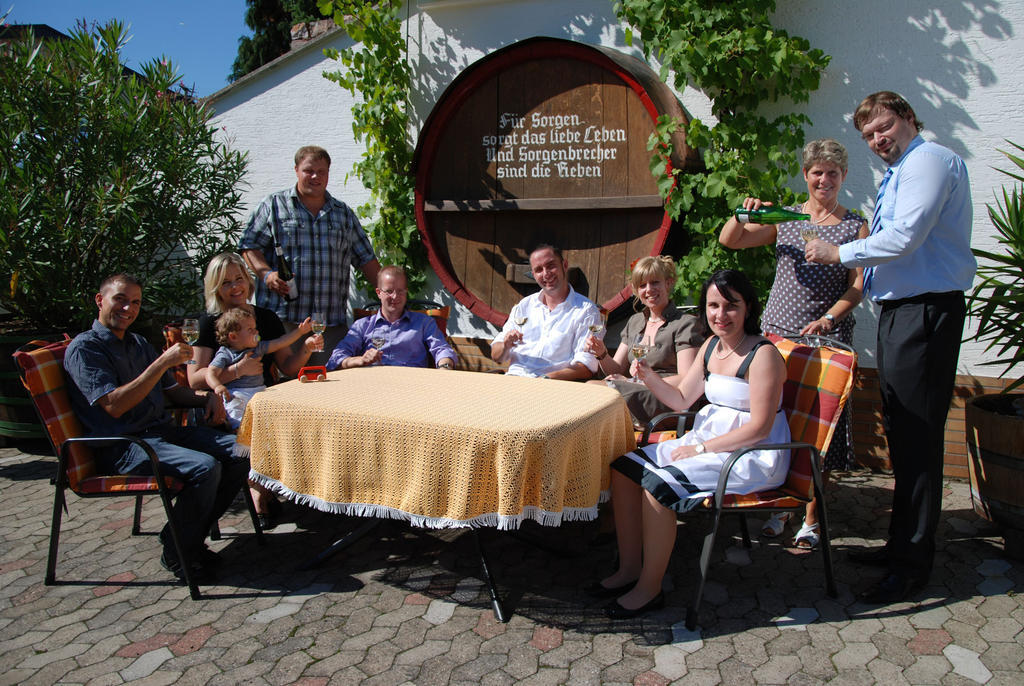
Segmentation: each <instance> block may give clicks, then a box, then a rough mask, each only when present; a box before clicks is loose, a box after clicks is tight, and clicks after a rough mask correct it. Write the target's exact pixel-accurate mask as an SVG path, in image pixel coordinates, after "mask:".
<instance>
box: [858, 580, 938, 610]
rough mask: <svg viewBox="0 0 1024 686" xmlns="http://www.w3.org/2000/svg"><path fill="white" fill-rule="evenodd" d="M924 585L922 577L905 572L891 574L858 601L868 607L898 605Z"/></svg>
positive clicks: (862, 594) (865, 592) (864, 593)
mask: <svg viewBox="0 0 1024 686" xmlns="http://www.w3.org/2000/svg"><path fill="white" fill-rule="evenodd" d="M924 583H925V580H924V579H922V578H920V577H916V576H912V575H910V574H905V573H903V572H890V573H889V575H888V576H886V577H885V578H884V579H882V580H881V581H879V582H878V584H877V585H875V586H873V587H872V588H869V589H868V590H866V591H864V592H863V593H861V594H860V596H859V597H858V600H860V601H861V602H862V603H865V604H867V605H888V604H889V603H898V602H900V601H902V600H906V599H907V598H909V597H910V596H912V595H913V594H914V593H915V592H917V591H919V590H921V589H922V588H923V587H924Z"/></svg>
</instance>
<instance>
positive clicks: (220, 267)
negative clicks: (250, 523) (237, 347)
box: [187, 252, 323, 529]
mask: <svg viewBox="0 0 1024 686" xmlns="http://www.w3.org/2000/svg"><path fill="white" fill-rule="evenodd" d="M255 287H256V283H255V281H253V278H252V274H251V273H249V269H248V268H247V267H246V265H245V261H244V260H242V258H241V256H240V255H237V254H235V253H233V252H225V253H221V254H219V255H217V256H215V257H214V258H213V259H212V260H210V264H208V265H207V266H206V277H205V278H204V279H203V295H204V298H205V303H206V310H207V311H206V314H204V315H203V316H202V317H200V318H199V340H198V341H196V344H195V345H194V346H192V359H193V360H194V361H195V363H196V364H190V365H187V366H188V383H189V386H191V387H192V388H193V389H195V390H210V389H212V388H213V387H214V386H215V385H216V384H215V383H214V384H211V383H210V381H211V380H210V378H209V366H210V361H211V360H212V359H213V354H214V353H215V352H217V349H218V348H219V347H220V344H219V343H218V342H217V331H216V324H217V319H218V318H219V317H220V315H221V313H222V312H225V311H226V310H229V309H231V308H233V307H242V306H244V305H246V304H247V303H248V302H249V298H250V297H251V296H252V293H253V290H254V289H255ZM252 311H253V317H255V319H256V330H257V331H258V332H259V335H260V338H261V339H263V340H265V341H271V340H274V339H275V338H280V337H281V336H284V335H285V329H284V324H282V323H281V320H280V318H278V316H277V315H276V314H274V313H273V312H272V311H271V310H268V309H266V308H264V307H253V308H252ZM322 342H323V339H322V338H321V337H320V336H310V337H309V338H307V339H306V341H305V344H304V345H303V346H302V347H300V348H299V349H298V350H297V351H294V350H293V349H292V348H291V347H284V348H281V349H279V350H277V351H276V352H274V353H273V354H270V355H264V356H263V360H262V361H260V360H258V359H253V358H251V357H246V358H245V360H243V361H241V362H237V363H234V364H232V365H230V366H229V367H227V368H226V369H225V370H224V372H225V375H226V376H228V377H230V378H236V379H237V378H239V377H243V376H251V375H254V374H263V378H264V383H265V384H266V385H268V386H269V385H270V384H272V383H274V378H273V375H272V374H271V371H270V367H271V365H273V364H274V363H277V366H278V368H279V369H280V370H281V372H282V373H283V374H285V375H287V376H294V375H295V374H297V373H298V371H299V370H300V369H302V366H303V365H304V364H306V362H307V361H308V360H309V356H310V354H311V353H312V352H313V351H314V350H316V349H318V346H319V345H321V344H322ZM249 487H250V489H251V490H252V497H253V501H254V502H255V503H256V513H257V514H258V515H259V521H260V526H262V527H263V528H265V529H269V528H272V526H273V521H272V514H273V510H274V509H275V508H276V506H277V500H276V499H275V498H274V497H273V496H272V495H271V494H270V493H269V492H268V491H266V490H264V489H263V488H262V487H258V486H257V485H256V484H254V483H252V482H249Z"/></svg>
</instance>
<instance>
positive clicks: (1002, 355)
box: [966, 141, 1024, 558]
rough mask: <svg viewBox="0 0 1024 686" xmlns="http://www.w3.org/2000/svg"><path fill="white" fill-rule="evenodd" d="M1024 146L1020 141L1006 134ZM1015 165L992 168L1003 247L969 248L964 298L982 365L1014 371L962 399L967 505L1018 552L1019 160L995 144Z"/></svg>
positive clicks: (1022, 259) (1023, 303)
mask: <svg viewBox="0 0 1024 686" xmlns="http://www.w3.org/2000/svg"><path fill="white" fill-rule="evenodd" d="M1007 143H1009V144H1010V145H1011V146H1013V147H1014V148H1015V149H1016V150H1018V151H1020V152H1022V153H1024V147H1022V146H1020V145H1018V144H1016V143H1013V142H1010V141H1007ZM1000 152H1002V153H1003V154H1004V155H1005V156H1006V157H1007V159H1009V160H1010V161H1011V162H1012V163H1013V164H1014V165H1016V166H1017V168H1018V169H1019V170H1021V171H1006V170H1002V169H1001V170H999V171H1001V172H1002V173H1004V174H1006V175H1007V176H1009V177H1011V178H1012V179H1014V182H1013V183H1012V184H1011V185H1010V187H1009V188H1007V187H1006V186H1004V187H1003V188H1002V197H1001V198H1000V197H999V196H998V195H997V196H996V202H995V204H994V205H989V207H988V214H989V218H990V219H991V220H992V225H993V226H994V227H995V229H996V232H997V233H998V235H999V243H1000V244H1001V245H1002V246H1003V248H1004V249H1005V250H1004V252H1000V253H995V252H989V251H986V250H975V251H974V254H975V255H976V256H977V257H978V258H979V265H978V276H979V277H980V279H981V280H980V281H979V283H978V284H977V286H975V288H974V290H973V292H972V293H971V297H970V299H969V300H968V308H969V312H970V314H971V316H972V317H974V318H976V320H977V321H978V330H977V338H978V340H982V341H987V342H988V346H987V348H986V352H987V351H995V353H996V356H997V358H996V359H994V360H990V361H987V362H984V363H983V364H994V365H1002V366H1004V367H1005V368H1004V369H1003V371H1002V373H1001V376H1005V375H1006V374H1007V373H1010V372H1012V371H1016V373H1017V374H1018V376H1017V378H1016V379H1015V380H1013V381H1012V382H1011V383H1010V385H1009V386H1008V387H1007V388H1006V389H1005V390H1004V391H1003V392H1002V393H995V394H989V395H980V396H976V397H974V398H971V399H970V400H968V401H967V409H966V424H967V447H968V452H969V456H970V459H969V462H968V464H969V467H970V474H971V500H972V501H973V503H974V510H975V512H977V513H978V514H979V515H981V516H982V517H985V518H986V519H988V520H991V521H993V522H995V523H996V524H997V525H998V526H999V527H1000V529H1001V532H1002V534H1003V537H1004V540H1005V547H1004V550H1005V552H1006V553H1007V554H1008V555H1010V556H1012V557H1018V558H1022V557H1024V393H1021V392H1019V391H1018V392H1014V389H1018V388H1020V387H1021V385H1022V384H1024V375H1020V374H1021V367H1020V366H1017V365H1020V364H1021V363H1024V207H1022V205H1024V185H1022V184H1024V175H1022V173H1024V159H1022V158H1021V157H1018V156H1016V155H1014V154H1013V153H1012V152H1006V151H1000Z"/></svg>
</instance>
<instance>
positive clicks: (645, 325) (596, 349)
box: [587, 255, 705, 424]
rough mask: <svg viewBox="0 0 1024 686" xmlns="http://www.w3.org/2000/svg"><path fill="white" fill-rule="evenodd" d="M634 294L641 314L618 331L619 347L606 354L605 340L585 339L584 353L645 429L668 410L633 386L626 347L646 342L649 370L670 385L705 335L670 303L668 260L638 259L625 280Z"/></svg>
mask: <svg viewBox="0 0 1024 686" xmlns="http://www.w3.org/2000/svg"><path fill="white" fill-rule="evenodd" d="M629 283H630V286H631V287H632V289H633V298H634V307H641V308H642V309H641V311H639V312H637V313H636V314H634V315H633V316H632V317H630V318H629V321H627V322H626V328H625V329H623V331H622V342H621V343H619V347H618V348H617V349H616V350H615V354H614V355H611V354H609V352H608V348H607V347H605V344H604V341H602V340H601V339H599V338H596V337H595V336H590V337H589V338H588V340H587V345H588V347H587V350H588V351H589V352H591V353H593V354H594V356H595V357H596V358H597V363H598V365H600V369H601V371H602V372H603V373H604V374H605V379H604V380H603V381H601V380H598V381H591V382H590V383H608V384H609V385H611V386H613V387H614V388H615V389H616V390H617V391H618V392H619V393H621V394H622V396H623V397H624V398H625V399H626V405H628V406H629V411H630V412H631V413H632V414H633V417H634V419H635V420H636V422H637V423H638V424H644V423H646V422H647V421H648V420H649V419H651V418H652V417H654V416H656V415H658V414H659V413H661V412H667V411H668V407H667V406H666V405H664V404H663V403H662V402H661V401H659V400H658V399H657V398H656V397H655V396H654V394H653V393H651V391H650V390H649V389H648V388H647V387H646V386H645V385H644V384H643V383H639V382H634V381H632V380H631V379H630V378H629V376H630V360H629V347H630V343H632V342H633V341H635V340H637V339H638V338H639V339H642V340H647V341H650V342H651V349H650V352H648V353H647V357H646V358H645V361H646V362H647V364H648V365H649V366H650V367H651V369H652V370H653V371H654V372H655V373H656V374H658V375H659V376H662V377H667V378H668V379H669V383H674V380H673V379H674V377H675V376H676V375H678V374H679V372H680V370H686V369H689V367H690V365H691V364H692V363H693V360H694V359H695V358H696V356H697V349H698V348H699V347H700V345H701V344H702V343H703V342H704V338H705V332H704V331H703V328H702V327H701V325H700V320H699V319H698V318H697V316H696V315H694V314H688V313H685V312H683V311H682V310H680V309H679V308H677V307H676V306H675V305H674V304H673V303H672V288H673V287H674V286H675V283H676V265H675V262H673V261H672V258H670V257H666V256H665V255H655V256H649V257H642V258H640V259H639V260H638V261H637V263H636V264H635V265H634V266H633V270H632V271H631V272H630V275H629Z"/></svg>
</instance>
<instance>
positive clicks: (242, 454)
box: [231, 442, 249, 459]
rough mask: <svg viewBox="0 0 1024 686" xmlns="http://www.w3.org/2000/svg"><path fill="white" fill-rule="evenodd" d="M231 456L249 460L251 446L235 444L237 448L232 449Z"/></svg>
mask: <svg viewBox="0 0 1024 686" xmlns="http://www.w3.org/2000/svg"><path fill="white" fill-rule="evenodd" d="M231 454H232V455H234V456H235V457H238V458H245V459H248V458H249V446H247V445H245V444H244V443H237V442H236V443H235V447H234V448H232V449H231Z"/></svg>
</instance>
